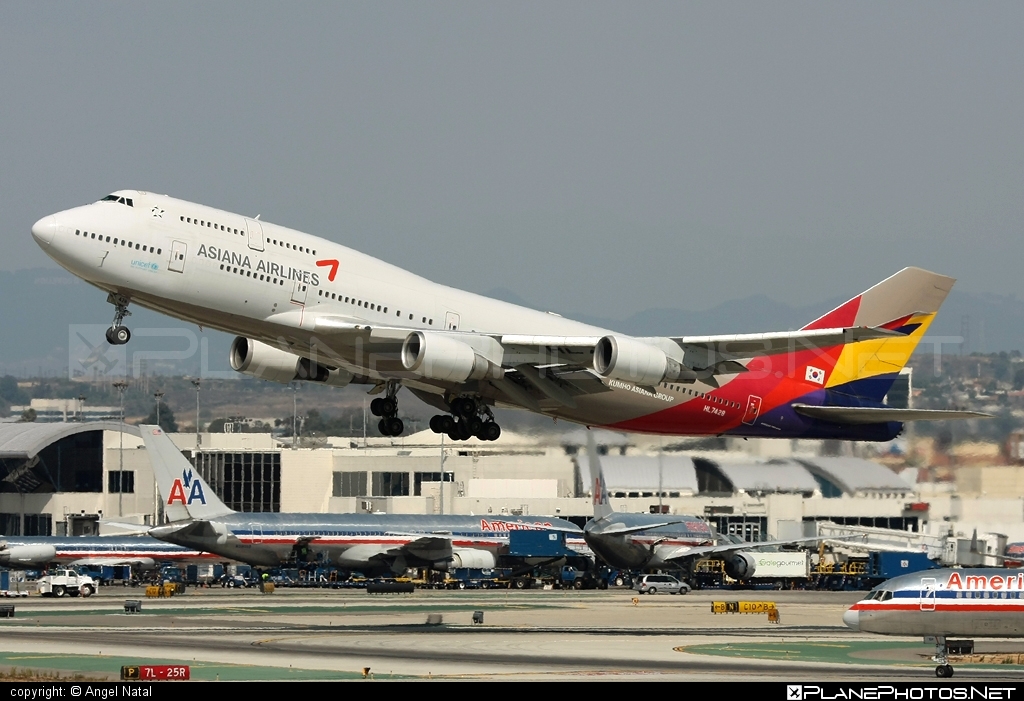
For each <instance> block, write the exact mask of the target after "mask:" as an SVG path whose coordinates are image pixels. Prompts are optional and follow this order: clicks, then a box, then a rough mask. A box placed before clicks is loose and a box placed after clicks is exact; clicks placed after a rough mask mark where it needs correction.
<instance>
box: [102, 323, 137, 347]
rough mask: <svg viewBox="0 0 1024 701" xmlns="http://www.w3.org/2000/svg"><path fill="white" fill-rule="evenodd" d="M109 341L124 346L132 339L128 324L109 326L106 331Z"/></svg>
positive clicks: (114, 344)
mask: <svg viewBox="0 0 1024 701" xmlns="http://www.w3.org/2000/svg"><path fill="white" fill-rule="evenodd" d="M105 335H106V337H107V343H109V344H110V345H112V346H123V345H124V344H126V343H128V341H129V340H131V337H132V332H131V331H129V330H128V327H127V326H118V327H116V328H109V329H107V331H106V334H105Z"/></svg>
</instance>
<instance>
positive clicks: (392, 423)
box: [384, 417, 405, 436]
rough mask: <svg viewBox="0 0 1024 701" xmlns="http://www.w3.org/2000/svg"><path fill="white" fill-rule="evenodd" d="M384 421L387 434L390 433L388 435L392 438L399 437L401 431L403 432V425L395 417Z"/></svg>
mask: <svg viewBox="0 0 1024 701" xmlns="http://www.w3.org/2000/svg"><path fill="white" fill-rule="evenodd" d="M384 421H387V424H388V433H390V435H392V436H400V435H402V431H404V430H405V424H404V423H402V420H401V419H399V418H397V417H392V418H390V419H384Z"/></svg>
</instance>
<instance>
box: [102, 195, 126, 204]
mask: <svg viewBox="0 0 1024 701" xmlns="http://www.w3.org/2000/svg"><path fill="white" fill-rule="evenodd" d="M100 202H117V203H118V204H126V205H128V206H129V207H134V206H135V203H133V202H132V198H131V197H121V196H120V195H107V196H106V197H104V198H103V199H102V200H100Z"/></svg>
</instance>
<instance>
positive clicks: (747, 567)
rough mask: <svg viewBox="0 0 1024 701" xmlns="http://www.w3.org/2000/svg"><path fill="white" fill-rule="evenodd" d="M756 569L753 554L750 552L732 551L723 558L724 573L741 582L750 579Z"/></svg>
mask: <svg viewBox="0 0 1024 701" xmlns="http://www.w3.org/2000/svg"><path fill="white" fill-rule="evenodd" d="M756 569H757V567H756V565H755V564H754V556H753V555H751V554H750V553H743V552H739V553H733V554H731V555H727V556H726V558H725V573H726V574H727V575H729V576H730V577H732V578H733V579H735V580H738V581H741V582H742V581H744V580H746V579H750V578H751V577H753V576H754V571H755V570H756Z"/></svg>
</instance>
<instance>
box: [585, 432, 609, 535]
mask: <svg viewBox="0 0 1024 701" xmlns="http://www.w3.org/2000/svg"><path fill="white" fill-rule="evenodd" d="M587 463H588V464H589V466H590V479H591V482H592V487H593V500H594V518H595V519H601V518H605V517H606V516H611V515H612V514H613V513H615V509H613V508H612V505H611V502H610V501H609V500H608V490H607V488H606V485H605V481H604V470H603V469H602V468H601V458H600V456H599V455H598V454H597V442H596V441H595V440H594V434H593V433H592V432H590V431H587Z"/></svg>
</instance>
